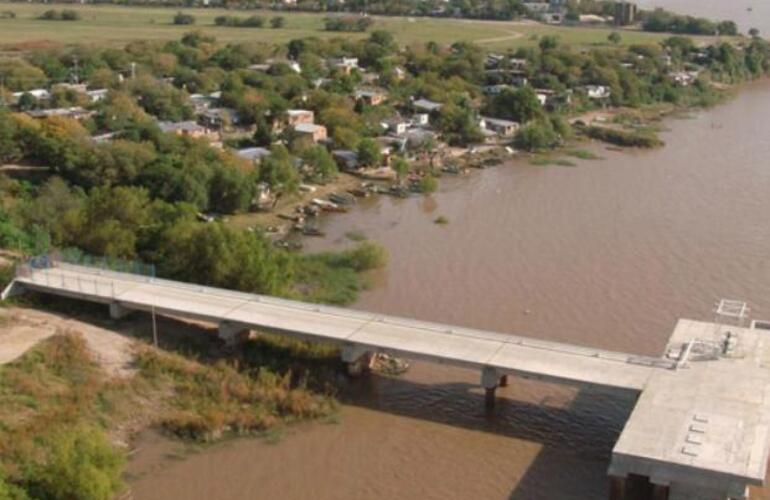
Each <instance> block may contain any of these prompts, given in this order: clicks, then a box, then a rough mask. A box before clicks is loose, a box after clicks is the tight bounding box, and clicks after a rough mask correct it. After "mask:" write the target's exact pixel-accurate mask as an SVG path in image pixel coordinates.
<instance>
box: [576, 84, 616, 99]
mask: <svg viewBox="0 0 770 500" xmlns="http://www.w3.org/2000/svg"><path fill="white" fill-rule="evenodd" d="M583 89H584V90H585V91H586V95H588V98H589V99H597V100H601V99H609V98H610V96H611V94H612V92H611V90H610V88H609V87H608V86H606V85H586V86H585V87H583Z"/></svg>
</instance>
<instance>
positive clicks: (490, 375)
mask: <svg viewBox="0 0 770 500" xmlns="http://www.w3.org/2000/svg"><path fill="white" fill-rule="evenodd" d="M499 382H500V374H499V373H497V370H495V369H494V368H492V367H489V366H485V367H484V369H483V370H481V386H482V387H484V406H486V407H487V409H492V408H494V407H495V391H496V390H497V385H498V383H499Z"/></svg>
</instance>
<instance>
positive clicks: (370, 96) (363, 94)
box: [355, 89, 386, 106]
mask: <svg viewBox="0 0 770 500" xmlns="http://www.w3.org/2000/svg"><path fill="white" fill-rule="evenodd" d="M385 98H386V95H385V92H383V91H381V90H367V89H360V90H356V92H355V99H356V101H361V102H363V103H364V104H366V105H367V106H379V105H380V104H382V103H383V102H385Z"/></svg>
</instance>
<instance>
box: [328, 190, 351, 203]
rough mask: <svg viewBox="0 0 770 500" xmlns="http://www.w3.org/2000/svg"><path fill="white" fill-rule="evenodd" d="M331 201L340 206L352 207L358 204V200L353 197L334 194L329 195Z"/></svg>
mask: <svg viewBox="0 0 770 500" xmlns="http://www.w3.org/2000/svg"><path fill="white" fill-rule="evenodd" d="M329 200H331V201H332V202H334V203H336V204H338V205H351V204H353V203H355V202H356V199H355V198H354V197H352V196H346V195H343V194H337V193H332V194H330V195H329Z"/></svg>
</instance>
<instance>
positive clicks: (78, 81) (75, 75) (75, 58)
mask: <svg viewBox="0 0 770 500" xmlns="http://www.w3.org/2000/svg"><path fill="white" fill-rule="evenodd" d="M72 62H73V63H74V65H75V67H74V69H73V72H74V74H73V77H74V78H75V84H76V85H77V84H78V83H80V77H79V76H78V56H73V57H72Z"/></svg>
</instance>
